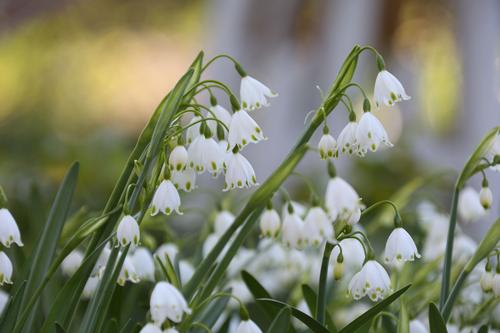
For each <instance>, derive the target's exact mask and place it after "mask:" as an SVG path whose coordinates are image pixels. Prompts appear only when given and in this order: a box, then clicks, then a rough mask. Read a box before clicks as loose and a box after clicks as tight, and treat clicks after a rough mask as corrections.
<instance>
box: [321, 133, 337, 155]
mask: <svg viewBox="0 0 500 333" xmlns="http://www.w3.org/2000/svg"><path fill="white" fill-rule="evenodd" d="M318 150H319V156H320V157H321V158H322V159H323V160H327V159H329V158H333V157H335V156H336V155H337V142H336V141H335V139H334V138H333V136H331V135H330V134H329V133H325V134H323V136H322V137H321V139H320V140H319V143H318Z"/></svg>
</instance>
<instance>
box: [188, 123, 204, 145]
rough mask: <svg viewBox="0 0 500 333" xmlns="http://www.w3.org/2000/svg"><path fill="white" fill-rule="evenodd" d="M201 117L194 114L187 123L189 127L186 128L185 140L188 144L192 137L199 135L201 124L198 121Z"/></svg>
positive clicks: (192, 139)
mask: <svg viewBox="0 0 500 333" xmlns="http://www.w3.org/2000/svg"><path fill="white" fill-rule="evenodd" d="M201 119H202V118H201V117H200V116H194V117H193V118H191V121H190V122H189V124H188V126H189V127H188V129H187V130H186V141H187V143H188V144H191V143H192V142H193V141H194V139H196V138H197V137H198V136H200V127H201V124H202V123H201V122H200V120H201ZM195 123H196V124H195ZM193 124H194V125H193Z"/></svg>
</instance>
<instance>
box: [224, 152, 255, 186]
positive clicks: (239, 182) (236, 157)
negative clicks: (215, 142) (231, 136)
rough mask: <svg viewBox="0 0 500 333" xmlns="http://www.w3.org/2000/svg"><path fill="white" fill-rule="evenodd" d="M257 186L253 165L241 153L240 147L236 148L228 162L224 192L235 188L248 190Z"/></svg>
mask: <svg viewBox="0 0 500 333" xmlns="http://www.w3.org/2000/svg"><path fill="white" fill-rule="evenodd" d="M255 185H258V183H257V178H256V177H255V171H254V170H253V167H252V165H251V164H250V162H248V160H247V159H246V158H245V156H243V155H241V154H240V153H239V149H238V147H234V149H233V152H232V154H231V156H230V157H229V159H228V160H227V171H226V179H225V183H224V189H223V191H228V190H232V189H235V188H247V187H251V186H255Z"/></svg>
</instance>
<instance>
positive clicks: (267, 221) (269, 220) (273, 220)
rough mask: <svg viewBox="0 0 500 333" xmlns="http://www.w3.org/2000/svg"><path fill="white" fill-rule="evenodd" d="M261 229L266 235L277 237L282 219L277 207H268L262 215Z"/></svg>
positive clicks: (263, 234)
mask: <svg viewBox="0 0 500 333" xmlns="http://www.w3.org/2000/svg"><path fill="white" fill-rule="evenodd" d="M259 225H260V231H261V234H262V236H264V237H276V236H277V235H278V232H279V231H280V228H281V220H280V216H279V214H278V212H277V211H276V210H275V209H272V208H267V209H266V210H264V212H263V213H262V216H261V217H260V223H259Z"/></svg>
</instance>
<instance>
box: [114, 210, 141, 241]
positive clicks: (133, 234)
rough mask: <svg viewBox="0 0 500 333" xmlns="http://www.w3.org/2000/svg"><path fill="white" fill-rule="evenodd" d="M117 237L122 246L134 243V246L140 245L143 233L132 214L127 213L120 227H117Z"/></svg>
mask: <svg viewBox="0 0 500 333" xmlns="http://www.w3.org/2000/svg"><path fill="white" fill-rule="evenodd" d="M116 238H117V239H118V242H120V245H121V246H127V245H128V244H130V243H132V244H133V245H134V246H135V245H139V240H140V238H141V234H140V231H139V224H137V221H136V220H135V219H134V218H133V217H132V216H131V215H125V216H124V217H123V218H122V220H121V221H120V224H118V228H117V229H116Z"/></svg>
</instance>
